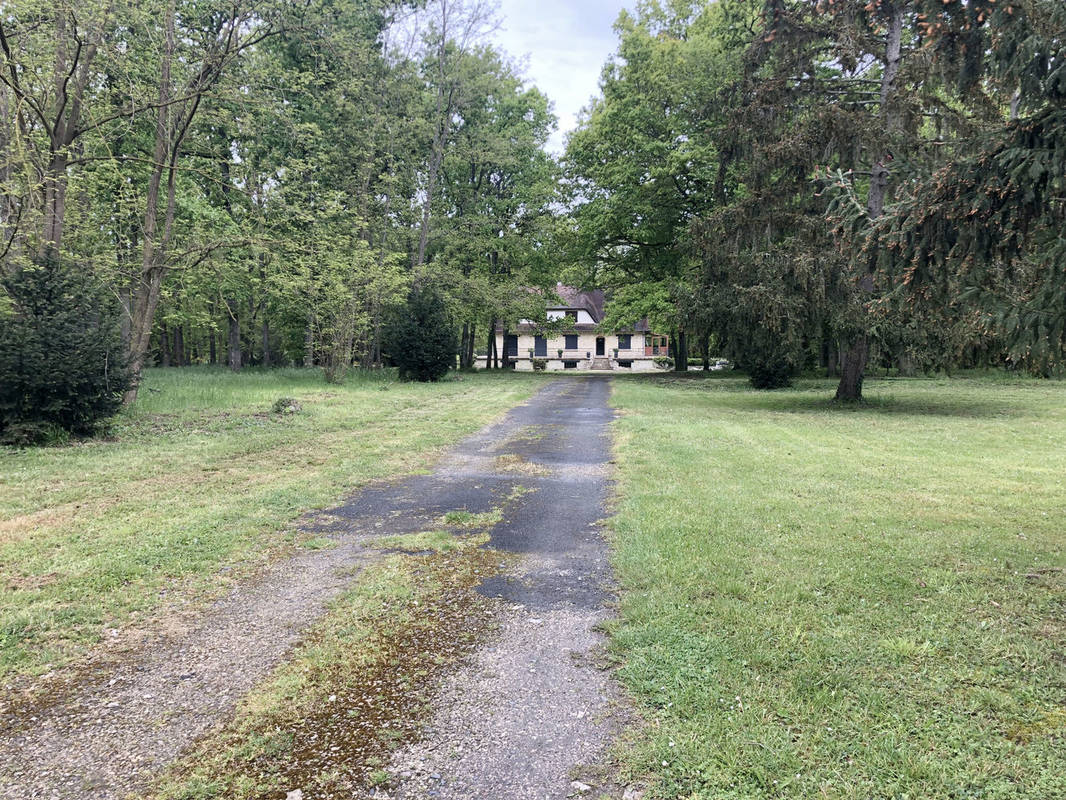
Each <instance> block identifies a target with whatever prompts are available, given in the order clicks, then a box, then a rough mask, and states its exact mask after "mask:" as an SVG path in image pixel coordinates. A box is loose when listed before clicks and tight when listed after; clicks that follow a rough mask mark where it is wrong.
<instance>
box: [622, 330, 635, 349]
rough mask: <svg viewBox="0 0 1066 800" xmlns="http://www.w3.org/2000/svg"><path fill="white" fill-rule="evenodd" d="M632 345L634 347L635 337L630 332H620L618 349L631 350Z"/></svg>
mask: <svg viewBox="0 0 1066 800" xmlns="http://www.w3.org/2000/svg"><path fill="white" fill-rule="evenodd" d="M631 347H633V337H632V336H630V335H629V334H628V333H620V334H618V349H619V350H629V349H630V348H631Z"/></svg>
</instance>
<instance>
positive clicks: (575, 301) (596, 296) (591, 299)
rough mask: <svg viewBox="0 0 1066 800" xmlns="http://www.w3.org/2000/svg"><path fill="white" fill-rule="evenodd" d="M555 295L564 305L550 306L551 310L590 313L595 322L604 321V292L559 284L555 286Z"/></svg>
mask: <svg viewBox="0 0 1066 800" xmlns="http://www.w3.org/2000/svg"><path fill="white" fill-rule="evenodd" d="M555 293H556V294H557V295H559V299H560V300H562V301H563V305H551V306H548V308H549V309H551V310H554V311H559V310H566V311H570V310H584V311H587V312H588V313H589V316H590V317H592V320H593V322H596V323H599V322H600V321H601V320H602V319H603V308H604V305H605V304H606V299H605V298H604V296H603V291H602V290H600V289H592V290H590V291H582V290H580V289H575V288H574V287H573V286H564V285H563V284H561V283H557V284H555Z"/></svg>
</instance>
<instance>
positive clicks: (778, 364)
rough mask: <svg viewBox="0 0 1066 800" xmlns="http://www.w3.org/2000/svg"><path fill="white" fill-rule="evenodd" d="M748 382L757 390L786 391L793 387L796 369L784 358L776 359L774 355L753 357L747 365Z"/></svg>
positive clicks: (761, 354)
mask: <svg viewBox="0 0 1066 800" xmlns="http://www.w3.org/2000/svg"><path fill="white" fill-rule="evenodd" d="M747 372H748V381H749V382H750V383H751V385H752V386H753V387H754V388H756V389H784V388H786V387H788V386H791V385H792V375H793V373H794V372H795V368H794V367H793V365H792V364H791V363H789V362H788V361H787V360H786V359H783V358H774V357H773V355H772V353H759V354H757V355H754V356H752V360H751V361H750V362H749V363H748V365H747Z"/></svg>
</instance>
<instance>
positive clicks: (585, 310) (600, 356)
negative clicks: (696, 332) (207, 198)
mask: <svg viewBox="0 0 1066 800" xmlns="http://www.w3.org/2000/svg"><path fill="white" fill-rule="evenodd" d="M555 293H556V294H558V295H559V297H560V298H561V300H562V304H561V305H553V306H549V307H548V319H549V320H561V319H565V318H569V319H570V320H572V323H571V324H568V325H566V327H564V328H563V329H562V330H561V331H559V333H557V334H552V335H550V336H545V335H542V333H541V329H540V328H539V327H538V326H537V325H536V324H535V323H533V322H532V321H531V320H522V321H521V322H520V323H519V324H518V326H517V328H516V329H514V330H511V331H505V330H504V329H503V328H502V327H498V328H497V329H496V348H497V352H498V353H499V354H500V356H501V357H502V356H503V355H505V354H506V355H507V356H508V358H509V360H510V362H511V363H512V365H513V366H514V368H515V369H516V370H522V371H526V372H528V371H531V370H533V369H534V366H538V367H543V368H544V369H547V370H552V371H556V370H566V369H596V370H613V369H624V370H633V371H634V372H639V371H644V372H650V371H652V370H655V369H662V368H663V366H662V364H663V362H662V359H663V357H664V356H668V355H669V354H670V348H669V342H668V340H667V337H666V336H663V335H661V334H657V333H654V332H652V331H651V330H650V329H649V327H648V322H647V320H641V321H640V322H638V323H637V324H636V325H634V326H632V327H631V328H628V329H625V330H621V331H618V332H616V333H603V332H601V331H600V330H599V325H600V322H601V320H603V317H604V296H603V292H602V291H599V290H595V291H589V292H582V291H578V290H577V289H573V288H571V287H569V286H563V285H562V284H558V285H557V286H556V287H555ZM656 359H659V362H658V363H656ZM479 360H480V361H481V363H482V365H484V359H483V358H482V359H479Z"/></svg>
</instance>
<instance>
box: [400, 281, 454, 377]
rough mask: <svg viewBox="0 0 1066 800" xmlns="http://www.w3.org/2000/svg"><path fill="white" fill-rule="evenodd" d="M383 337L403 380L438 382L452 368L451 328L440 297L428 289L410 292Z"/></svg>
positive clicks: (450, 322)
mask: <svg viewBox="0 0 1066 800" xmlns="http://www.w3.org/2000/svg"><path fill="white" fill-rule="evenodd" d="M387 338H388V343H389V349H388V354H389V356H390V357H391V358H392V362H393V363H394V364H395V365H396V366H397V368H398V369H399V373H400V377H401V378H402V379H404V380H415V381H423V382H426V381H439V380H440V379H441V378H443V377H444V376H445V375H447V374H448V370H449V369H450V368H451V367H454V366H455V356H456V353H457V352H458V349H459V342H458V341H457V339H456V336H455V325H454V324H453V322H452V319H451V315H450V314H449V313H448V309H447V307H446V306H445V304H444V300H443V298H442V297H441V296H440V294H439V293H438V292H436V291H435V290H434V289H432V288H430V287H429V286H424V285H423V286H416V287H415V288H414V289H412V290H411V294H410V296H409V297H408V300H407V305H406V306H404V307H403V309H402V310H400V311H399V312H397V314H396V317H395V318H394V320H393V322H392V325H391V326H390V329H389V331H388V337H387Z"/></svg>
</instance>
